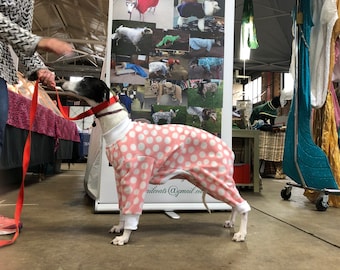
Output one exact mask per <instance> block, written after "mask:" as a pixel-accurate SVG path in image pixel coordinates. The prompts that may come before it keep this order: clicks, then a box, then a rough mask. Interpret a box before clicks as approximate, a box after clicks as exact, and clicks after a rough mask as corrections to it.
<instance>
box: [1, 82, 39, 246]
mask: <svg viewBox="0 0 340 270" xmlns="http://www.w3.org/2000/svg"><path fill="white" fill-rule="evenodd" d="M38 85H39V82H38V81H36V82H35V85H34V93H33V97H32V104H31V108H30V119H29V122H30V125H29V126H30V128H29V130H28V135H27V139H26V143H25V146H24V154H23V159H22V180H21V186H20V190H19V194H18V198H17V202H16V205H15V213H14V220H15V225H16V232H15V234H14V236H13V238H12V239H10V240H0V247H3V246H8V245H11V244H13V243H14V242H15V240H16V239H17V238H18V236H19V223H20V217H21V212H22V207H23V204H24V187H25V178H26V173H27V170H28V166H29V163H30V157H31V137H32V136H31V130H32V126H33V123H34V119H35V114H36V111H37V106H38Z"/></svg>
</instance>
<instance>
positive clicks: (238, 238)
mask: <svg viewBox="0 0 340 270" xmlns="http://www.w3.org/2000/svg"><path fill="white" fill-rule="evenodd" d="M245 240H246V234H244V233H241V232H237V233H235V234H234V236H233V241H235V242H244V241H245Z"/></svg>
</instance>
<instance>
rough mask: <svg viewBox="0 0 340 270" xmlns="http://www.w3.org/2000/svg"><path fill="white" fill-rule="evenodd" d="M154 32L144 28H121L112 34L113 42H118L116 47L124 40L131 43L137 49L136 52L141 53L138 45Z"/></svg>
mask: <svg viewBox="0 0 340 270" xmlns="http://www.w3.org/2000/svg"><path fill="white" fill-rule="evenodd" d="M152 34H153V31H152V29H151V28H148V27H143V28H130V27H126V26H123V25H121V26H119V27H118V28H117V29H116V30H115V32H114V33H113V34H112V36H111V38H112V40H116V46H118V43H119V40H120V39H121V38H124V39H126V40H128V41H129V42H131V43H132V44H133V45H134V46H135V47H136V51H137V52H138V51H140V48H139V47H138V43H139V42H140V41H141V40H142V38H143V37H144V36H145V35H152Z"/></svg>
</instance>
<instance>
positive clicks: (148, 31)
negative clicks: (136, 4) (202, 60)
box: [142, 27, 153, 36]
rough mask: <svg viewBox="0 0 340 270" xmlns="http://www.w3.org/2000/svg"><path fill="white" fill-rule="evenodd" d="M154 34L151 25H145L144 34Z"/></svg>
mask: <svg viewBox="0 0 340 270" xmlns="http://www.w3.org/2000/svg"><path fill="white" fill-rule="evenodd" d="M152 34H153V31H152V29H151V28H149V27H144V28H143V30H142V35H143V36H144V35H152Z"/></svg>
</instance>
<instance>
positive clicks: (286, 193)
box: [281, 187, 292, 201]
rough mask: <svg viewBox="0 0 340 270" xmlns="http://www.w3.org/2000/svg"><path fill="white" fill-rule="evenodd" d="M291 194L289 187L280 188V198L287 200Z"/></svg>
mask: <svg viewBox="0 0 340 270" xmlns="http://www.w3.org/2000/svg"><path fill="white" fill-rule="evenodd" d="M291 196H292V192H291V191H290V190H289V188H287V187H285V188H284V189H282V190H281V198H282V199H284V200H285V201H288V200H289V199H290V197H291Z"/></svg>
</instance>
